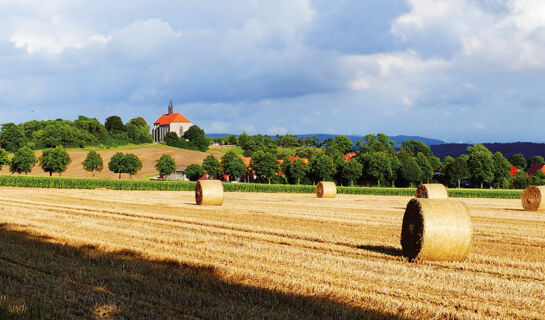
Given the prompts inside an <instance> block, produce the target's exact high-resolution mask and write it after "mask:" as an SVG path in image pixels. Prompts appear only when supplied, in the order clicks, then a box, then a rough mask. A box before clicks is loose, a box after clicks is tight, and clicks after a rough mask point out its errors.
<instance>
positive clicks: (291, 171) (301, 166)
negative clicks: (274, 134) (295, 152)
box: [282, 159, 307, 184]
mask: <svg viewBox="0 0 545 320" xmlns="http://www.w3.org/2000/svg"><path fill="white" fill-rule="evenodd" d="M282 168H283V171H284V174H285V175H286V178H287V180H288V182H289V183H292V184H293V183H294V184H300V183H301V179H303V178H304V177H305V174H306V173H307V164H306V163H305V162H303V160H301V159H297V160H295V161H294V162H291V161H290V160H289V159H284V163H283V166H282Z"/></svg>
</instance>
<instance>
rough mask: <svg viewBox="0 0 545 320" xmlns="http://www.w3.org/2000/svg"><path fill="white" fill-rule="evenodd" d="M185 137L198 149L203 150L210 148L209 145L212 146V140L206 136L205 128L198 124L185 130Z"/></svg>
mask: <svg viewBox="0 0 545 320" xmlns="http://www.w3.org/2000/svg"><path fill="white" fill-rule="evenodd" d="M183 138H184V139H187V140H189V142H191V143H192V144H193V145H194V146H195V147H196V148H197V149H198V150H200V151H203V152H204V151H206V150H208V146H210V142H209V141H208V139H207V138H206V135H205V133H204V130H203V129H201V128H199V126H196V125H192V126H191V127H189V129H187V131H186V132H184V135H183Z"/></svg>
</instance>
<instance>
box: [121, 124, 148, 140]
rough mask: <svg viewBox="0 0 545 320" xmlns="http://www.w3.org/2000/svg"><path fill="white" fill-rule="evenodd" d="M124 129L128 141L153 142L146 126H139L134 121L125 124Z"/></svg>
mask: <svg viewBox="0 0 545 320" xmlns="http://www.w3.org/2000/svg"><path fill="white" fill-rule="evenodd" d="M126 131H127V137H128V138H129V142H130V143H134V144H142V143H151V142H153V139H152V137H151V134H150V132H149V127H148V126H145V127H141V126H138V125H136V124H134V123H129V124H128V125H127V126H126Z"/></svg>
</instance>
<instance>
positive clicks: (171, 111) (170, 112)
mask: <svg viewBox="0 0 545 320" xmlns="http://www.w3.org/2000/svg"><path fill="white" fill-rule="evenodd" d="M173 112H174V106H173V105H172V99H170V102H169V103H168V114H172V113H173Z"/></svg>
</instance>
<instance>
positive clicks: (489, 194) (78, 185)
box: [0, 175, 522, 199]
mask: <svg viewBox="0 0 545 320" xmlns="http://www.w3.org/2000/svg"><path fill="white" fill-rule="evenodd" d="M0 186H10V187H25V188H29V187H31V188H32V187H33V188H57V189H97V188H106V189H112V190H150V191H152V190H155V191H193V190H195V182H189V181H149V180H115V179H88V178H59V177H32V176H13V175H9V176H8V175H0ZM224 190H225V191H226V192H266V193H314V192H315V191H316V187H315V186H311V185H284V184H259V183H225V184H224ZM415 190H416V189H415V188H378V187H338V188H337V191H338V193H339V194H354V195H385V196H413V195H414V194H415ZM448 192H449V195H450V196H451V197H453V198H500V199H520V197H521V195H522V191H521V190H488V189H449V191H448Z"/></svg>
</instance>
